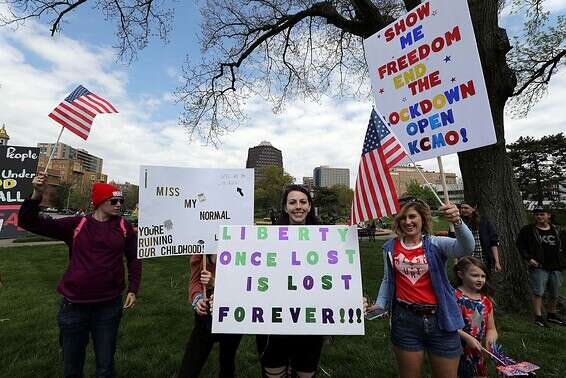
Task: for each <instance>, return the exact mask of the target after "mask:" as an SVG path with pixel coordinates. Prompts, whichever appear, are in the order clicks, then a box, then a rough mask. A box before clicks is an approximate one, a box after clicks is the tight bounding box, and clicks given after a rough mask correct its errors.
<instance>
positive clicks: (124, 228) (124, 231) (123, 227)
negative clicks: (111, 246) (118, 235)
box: [120, 217, 128, 239]
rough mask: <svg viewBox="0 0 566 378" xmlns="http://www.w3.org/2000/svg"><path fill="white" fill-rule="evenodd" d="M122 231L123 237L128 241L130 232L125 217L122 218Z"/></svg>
mask: <svg viewBox="0 0 566 378" xmlns="http://www.w3.org/2000/svg"><path fill="white" fill-rule="evenodd" d="M120 229H121V230H122V235H124V239H126V236H127V234H128V232H127V229H126V220H125V219H124V218H123V217H120Z"/></svg>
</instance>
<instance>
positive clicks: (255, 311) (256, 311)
mask: <svg viewBox="0 0 566 378" xmlns="http://www.w3.org/2000/svg"><path fill="white" fill-rule="evenodd" d="M257 322H260V323H263V309H262V308H261V307H253V308H252V323H257Z"/></svg>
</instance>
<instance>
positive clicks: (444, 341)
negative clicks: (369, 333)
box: [391, 303, 462, 358]
mask: <svg viewBox="0 0 566 378" xmlns="http://www.w3.org/2000/svg"><path fill="white" fill-rule="evenodd" d="M437 316H438V315H437V314H431V315H418V314H416V313H414V312H413V311H411V310H409V309H406V308H404V307H402V306H400V305H398V304H396V303H393V311H392V313H391V342H392V343H393V345H395V346H396V347H398V348H399V349H401V350H404V351H407V352H420V351H424V350H426V351H428V352H429V353H432V354H434V355H437V356H440V357H445V358H458V357H460V355H461V354H462V342H461V341H460V336H458V331H454V332H447V331H443V330H441V329H440V328H439V326H438V319H437Z"/></svg>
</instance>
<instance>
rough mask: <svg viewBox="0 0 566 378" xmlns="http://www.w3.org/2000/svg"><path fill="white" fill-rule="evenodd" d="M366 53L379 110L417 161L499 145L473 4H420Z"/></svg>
mask: <svg viewBox="0 0 566 378" xmlns="http://www.w3.org/2000/svg"><path fill="white" fill-rule="evenodd" d="M364 48H365V52H366V60H367V63H368V69H369V74H370V78H371V83H372V91H373V95H374V98H375V104H376V107H377V109H378V110H379V111H380V112H381V113H382V114H383V116H384V117H385V121H386V122H388V124H389V127H390V128H391V131H392V132H393V133H394V134H395V135H396V136H397V138H398V139H399V142H400V143H401V145H402V146H403V147H404V148H405V150H406V151H407V153H408V154H409V155H410V156H411V157H412V159H413V160H415V161H419V160H425V159H430V158H435V157H438V156H442V155H446V154H452V153H456V152H459V151H465V150H469V149H473V148H478V147H482V146H486V145H489V144H493V143H495V142H496V137H495V130H494V126H493V120H492V117H491V110H490V106H489V101H488V97H487V90H486V86H485V81H484V78H483V73H482V68H481V62H480V59H479V54H478V50H477V46H476V39H475V36H474V30H473V27H472V21H471V18H470V13H469V10H468V4H467V2H466V1H452V0H433V1H427V2H425V3H423V4H420V5H418V6H417V7H416V8H414V9H413V10H411V11H410V12H408V13H406V14H405V15H403V16H401V17H400V18H399V19H397V20H396V21H394V22H393V23H391V24H389V25H388V26H387V27H385V28H384V29H382V30H380V31H379V32H377V33H376V34H374V35H372V36H371V37H369V38H367V39H366V40H364Z"/></svg>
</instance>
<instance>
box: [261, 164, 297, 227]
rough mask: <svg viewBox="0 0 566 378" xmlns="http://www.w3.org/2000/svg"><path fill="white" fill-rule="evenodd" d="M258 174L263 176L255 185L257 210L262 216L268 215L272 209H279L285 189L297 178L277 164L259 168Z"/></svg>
mask: <svg viewBox="0 0 566 378" xmlns="http://www.w3.org/2000/svg"><path fill="white" fill-rule="evenodd" d="M256 174H259V175H260V177H261V179H259V180H258V181H257V182H256V185H255V193H254V200H255V208H256V212H258V211H259V213H260V214H261V216H267V215H268V214H269V210H270V209H274V210H275V211H278V210H279V208H280V206H281V197H282V195H283V191H284V190H285V188H286V187H287V186H289V185H291V184H293V182H294V181H295V179H294V178H293V176H291V175H289V174H288V173H286V172H285V171H283V169H282V168H280V167H278V166H275V165H270V166H267V167H262V168H258V172H257V173H256Z"/></svg>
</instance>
